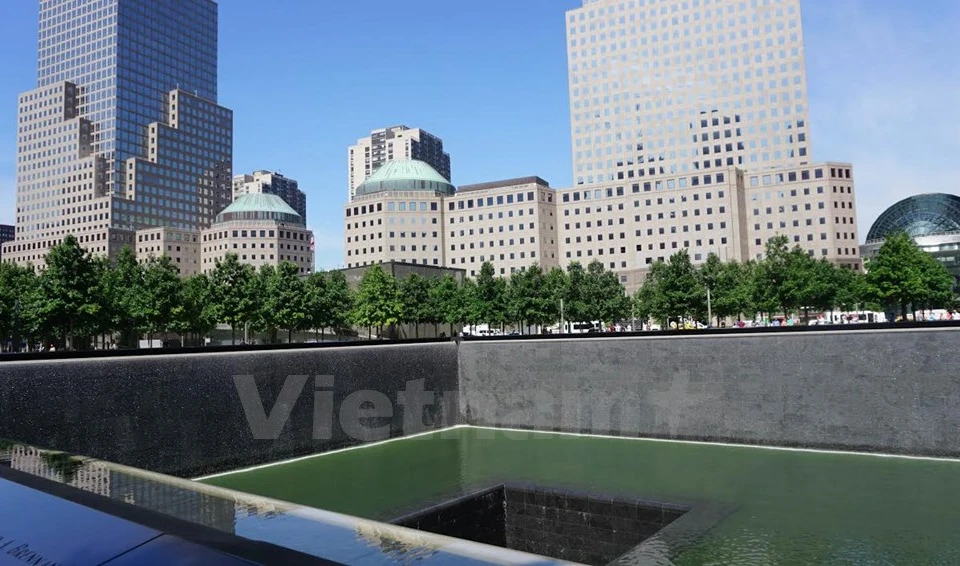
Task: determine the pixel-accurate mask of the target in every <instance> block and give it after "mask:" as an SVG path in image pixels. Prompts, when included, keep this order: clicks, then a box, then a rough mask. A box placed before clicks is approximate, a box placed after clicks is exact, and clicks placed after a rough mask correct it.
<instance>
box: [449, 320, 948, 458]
mask: <svg viewBox="0 0 960 566" xmlns="http://www.w3.org/2000/svg"><path fill="white" fill-rule="evenodd" d="M958 350H960V329H955V328H942V329H924V330H920V329H902V330H901V329H896V330H894V329H890V330H867V331H850V330H844V331H822V332H821V331H817V332H798V333H776V334H751V333H742V334H737V333H734V334H726V335H713V336H704V335H698V336H656V335H654V336H644V337H623V338H605V339H590V338H583V339H572V338H571V339H553V340H551V339H538V340H503V341H465V342H463V343H462V344H461V345H460V352H459V355H460V411H461V418H462V419H463V420H464V421H465V422H466V423H467V424H476V425H488V426H501V427H517V428H525V429H538V430H556V431H567V432H583V433H603V434H614V435H623V436H646V437H660V438H673V439H703V440H718V441H733V442H742V443H756V444H769V445H780V446H807V447H824V448H842V449H854V450H877V451H883V452H892V453H904V454H915V455H940V456H960V435H957V434H956V431H957V430H960V410H958V408H960V357H958V356H957V355H956V352H957V351H958Z"/></svg>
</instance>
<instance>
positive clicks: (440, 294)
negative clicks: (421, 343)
mask: <svg viewBox="0 0 960 566" xmlns="http://www.w3.org/2000/svg"><path fill="white" fill-rule="evenodd" d="M430 302H431V303H432V304H433V305H434V308H435V310H436V313H437V316H438V318H439V320H440V322H442V323H443V324H448V325H450V336H453V335H454V333H455V330H454V328H453V326H454V325H455V324H460V323H462V322H463V320H464V319H462V318H461V316H462V315H463V310H464V296H463V289H462V288H461V287H460V284H459V283H457V280H456V279H455V278H454V277H453V276H452V275H444V276H443V277H442V278H440V279H439V280H438V281H437V282H436V283H435V284H434V285H433V286H432V287H431V288H430Z"/></svg>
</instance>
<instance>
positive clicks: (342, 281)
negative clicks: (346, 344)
mask: <svg viewBox="0 0 960 566" xmlns="http://www.w3.org/2000/svg"><path fill="white" fill-rule="evenodd" d="M326 291H327V301H328V303H329V305H330V308H329V310H328V311H327V319H326V326H327V327H329V328H332V329H333V331H334V332H335V333H336V334H337V338H338V339H339V338H340V337H341V335H342V333H343V331H344V330H345V329H346V328H347V327H349V326H350V321H351V316H352V312H353V306H354V304H355V303H356V300H357V299H356V293H354V292H353V291H352V290H351V289H350V285H349V284H348V283H347V276H346V275H344V274H343V272H342V271H332V272H330V273H329V274H327V289H326Z"/></svg>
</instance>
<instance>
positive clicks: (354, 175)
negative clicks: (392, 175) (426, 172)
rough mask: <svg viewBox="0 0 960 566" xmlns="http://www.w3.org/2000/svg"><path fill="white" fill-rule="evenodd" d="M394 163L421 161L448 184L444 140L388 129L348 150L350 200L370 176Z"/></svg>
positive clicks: (411, 130) (415, 130) (410, 130)
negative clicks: (395, 161) (389, 162)
mask: <svg viewBox="0 0 960 566" xmlns="http://www.w3.org/2000/svg"><path fill="white" fill-rule="evenodd" d="M395 159H415V160H417V161H423V162H424V163H426V164H427V165H429V166H430V167H432V168H433V169H434V170H435V171H436V172H437V173H439V174H440V175H441V176H443V178H444V179H446V180H447V181H449V180H450V154H449V153H446V152H445V151H443V140H441V139H440V138H438V137H436V136H434V135H433V134H430V133H429V132H427V131H426V130H421V129H420V128H408V127H407V126H402V125H401V126H391V127H389V128H381V129H379V130H373V131H372V132H370V135H369V136H367V137H365V138H361V139H359V140H357V144H356V145H352V146H350V148H349V149H348V150H347V173H348V177H349V182H350V187H349V198H350V200H353V197H354V196H355V194H356V190H357V187H359V186H360V185H361V184H362V183H363V182H364V181H366V180H367V179H368V178H369V177H370V175H373V174H374V173H375V172H376V171H377V169H379V168H380V167H381V166H383V164H384V163H386V162H388V161H393V160H395Z"/></svg>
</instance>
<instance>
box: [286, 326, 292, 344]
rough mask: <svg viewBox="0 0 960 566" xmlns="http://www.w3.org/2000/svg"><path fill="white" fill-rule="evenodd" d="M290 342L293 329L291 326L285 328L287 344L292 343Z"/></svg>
mask: <svg viewBox="0 0 960 566" xmlns="http://www.w3.org/2000/svg"><path fill="white" fill-rule="evenodd" d="M292 343H293V329H292V328H288V329H287V344H292Z"/></svg>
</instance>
